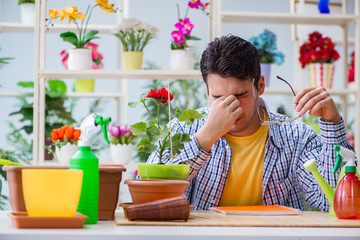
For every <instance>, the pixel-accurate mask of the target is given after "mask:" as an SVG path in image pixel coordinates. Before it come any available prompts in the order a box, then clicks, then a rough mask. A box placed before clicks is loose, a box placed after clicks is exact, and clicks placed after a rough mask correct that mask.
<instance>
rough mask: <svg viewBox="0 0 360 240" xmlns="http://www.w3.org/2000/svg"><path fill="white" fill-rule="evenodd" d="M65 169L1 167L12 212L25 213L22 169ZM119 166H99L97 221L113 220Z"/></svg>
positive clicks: (123, 168) (116, 200) (119, 171)
mask: <svg viewBox="0 0 360 240" xmlns="http://www.w3.org/2000/svg"><path fill="white" fill-rule="evenodd" d="M49 168H51V169H67V168H68V167H67V166H3V170H4V171H6V177H7V179H8V184H9V200H10V206H11V208H12V211H13V212H26V206H25V202H24V195H23V185H22V170H23V169H49ZM125 171H126V168H125V167H124V166H123V165H121V164H100V166H99V213H98V218H99V220H113V219H114V213H115V209H116V206H117V202H118V198H119V184H120V181H121V178H122V172H125Z"/></svg>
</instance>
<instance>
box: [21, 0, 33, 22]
mask: <svg viewBox="0 0 360 240" xmlns="http://www.w3.org/2000/svg"><path fill="white" fill-rule="evenodd" d="M18 5H19V6H20V14H21V15H20V16H21V22H22V23H24V24H32V25H34V24H35V16H36V15H35V0H18Z"/></svg>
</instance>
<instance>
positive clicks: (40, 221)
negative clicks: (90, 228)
mask: <svg viewBox="0 0 360 240" xmlns="http://www.w3.org/2000/svg"><path fill="white" fill-rule="evenodd" d="M8 216H9V217H10V218H11V222H12V224H13V225H14V226H15V227H16V228H82V227H83V226H84V222H85V220H86V219H88V217H87V216H85V215H83V214H80V213H75V216H74V217H29V216H28V215H27V213H26V212H13V213H9V214H8Z"/></svg>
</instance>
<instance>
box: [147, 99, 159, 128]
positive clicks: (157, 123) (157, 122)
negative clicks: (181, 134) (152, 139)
mask: <svg viewBox="0 0 360 240" xmlns="http://www.w3.org/2000/svg"><path fill="white" fill-rule="evenodd" d="M143 104H144V107H145V109H146V111H147V112H148V113H149V114H150V116H151V118H152V119H153V120H154V121H155V122H156V125H157V126H158V128H159V129H161V127H160V125H159V121H156V118H154V116H153V115H152V114H151V112H150V111H149V109H148V108H147V106H146V104H145V103H144V102H143ZM158 112H159V111H158Z"/></svg>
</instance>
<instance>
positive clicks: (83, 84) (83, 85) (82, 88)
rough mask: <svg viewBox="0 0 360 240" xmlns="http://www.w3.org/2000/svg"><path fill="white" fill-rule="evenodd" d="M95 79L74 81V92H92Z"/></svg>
mask: <svg viewBox="0 0 360 240" xmlns="http://www.w3.org/2000/svg"><path fill="white" fill-rule="evenodd" d="M94 85H95V79H75V92H94Z"/></svg>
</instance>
